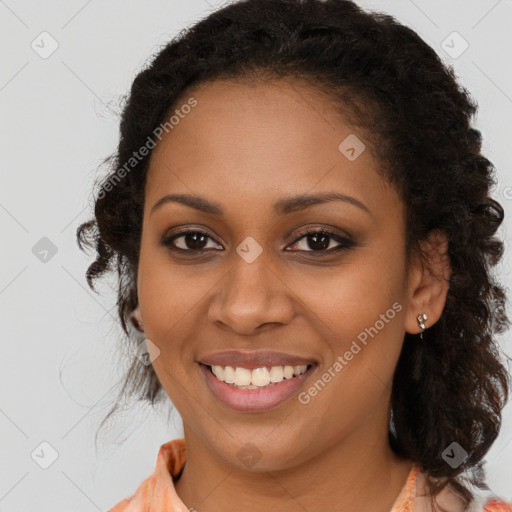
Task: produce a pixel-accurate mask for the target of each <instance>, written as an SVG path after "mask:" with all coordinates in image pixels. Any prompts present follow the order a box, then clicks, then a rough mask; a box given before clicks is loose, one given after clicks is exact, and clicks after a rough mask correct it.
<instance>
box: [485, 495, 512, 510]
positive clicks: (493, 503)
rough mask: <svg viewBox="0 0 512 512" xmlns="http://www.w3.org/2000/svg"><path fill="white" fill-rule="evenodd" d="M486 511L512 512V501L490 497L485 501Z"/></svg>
mask: <svg viewBox="0 0 512 512" xmlns="http://www.w3.org/2000/svg"><path fill="white" fill-rule="evenodd" d="M484 512H512V503H508V502H506V501H503V500H500V499H499V498H490V499H488V500H487V501H486V502H485V505H484Z"/></svg>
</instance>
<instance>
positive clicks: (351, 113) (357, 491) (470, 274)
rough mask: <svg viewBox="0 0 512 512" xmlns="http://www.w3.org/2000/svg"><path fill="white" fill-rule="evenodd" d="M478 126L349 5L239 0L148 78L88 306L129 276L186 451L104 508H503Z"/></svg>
mask: <svg viewBox="0 0 512 512" xmlns="http://www.w3.org/2000/svg"><path fill="white" fill-rule="evenodd" d="M475 112H476V105H475V104H474V103H473V102H472V100H471V98H470V97H469V94H468V93H467V92H466V91H465V90H464V89H463V88H462V87H460V86H459V85H458V84H457V82H456V79H455V77H454V74H453V72H452V71H451V70H450V69H447V68H446V67H445V66H444V65H443V64H442V62H441V61H440V59H439V58H438V57H437V55H436V53H435V52H434V50H433V49H431V48H430V47H429V46H428V45H427V44H426V43H425V42H424V41H423V40H422V39H421V38H420V37H419V36H418V35H417V34H416V33H415V32H414V31H412V30H411V29H409V28H407V27H404V26H402V25H401V24H399V23H398V22H397V21H396V20H395V19H394V18H392V17H390V16H387V15H383V14H375V13H367V12H364V11H363V10H361V9H360V8H359V7H357V6H356V5H355V4H354V3H352V2H350V1H344V0H326V1H320V0H308V1H300V0H245V1H241V2H237V3H234V4H232V5H229V6H227V7H224V8H222V9H220V10H218V11H217V12H215V13H213V14H211V15H210V16H209V17H208V18H206V19H204V20H202V21H201V22H199V23H198V24H196V25H195V26H194V27H192V28H191V29H189V30H187V31H185V32H184V33H182V34H180V36H179V37H177V38H176V39H175V40H173V41H171V42H170V43H169V44H168V45H167V46H166V47H165V48H164V49H163V50H162V51H161V52H160V53H159V55H158V56H157V57H156V58H155V59H154V60H153V61H152V62H151V64H150V65H149V66H148V68H147V69H145V70H144V71H142V72H141V73H140V74H139V75H138V76H137V77H136V79H135V81H134V84H133V86H132V89H131V93H130V96H129V98H128V101H127V103H126V106H125V108H124V112H123V116H122V121H121V137H120V143H119V147H118V150H117V153H116V155H115V157H114V159H113V165H112V170H111V173H110V174H109V176H107V177H106V178H105V180H104V181H103V182H102V183H101V185H100V187H99V189H98V191H97V196H96V202H95V218H94V219H93V220H91V221H90V222H88V223H85V224H83V225H82V226H80V228H79V230H78V233H77V235H78V240H79V243H80V246H81V247H83V244H89V245H92V244H94V246H95V248H96V250H97V256H96V261H95V262H94V263H93V264H92V265H91V266H90V267H89V269H88V271H87V278H88V281H89V284H90V285H91V287H92V286H93V281H94V280H95V279H97V278H99V277H100V276H102V275H103V274H104V273H106V272H107V271H108V270H109V269H110V268H111V267H110V265H111V264H112V263H113V262H115V263H116V264H117V272H118V276H119V280H120V281H119V283H120V287H119V301H118V307H119V315H120V320H121V324H122V326H123V329H124V330H125V332H126V334H127V336H128V341H127V347H126V350H133V351H135V352H136V356H134V359H133V361H134V362H133V365H132V367H131V368H130V370H129V372H128V375H127V381H126V386H125V392H126V393H128V394H129V393H132V392H136V393H140V394H141V396H142V397H144V398H146V399H149V400H150V401H151V402H156V401H157V400H160V399H162V398H165V396H166V395H167V396H168V397H169V399H170V400H171V401H172V403H173V405H174V406H175V407H176V408H177V410H178V411H179V413H180V415H181V417H182V419H183V428H184V434H185V435H184V438H183V439H175V440H172V441H170V442H169V443H166V444H165V445H163V446H162V447H161V449H160V453H159V454H158V459H157V465H156V468H155V471H154V473H153V474H152V475H151V476H150V477H149V478H148V479H147V480H145V481H144V482H142V483H141V484H140V486H139V488H138V489H137V490H136V492H135V494H134V495H133V496H131V497H129V498H126V499H124V500H123V501H122V502H120V503H118V504H117V505H116V506H115V507H113V508H112V509H111V512H129V511H130V512H134V511H159V512H162V511H185V510H199V511H201V510H208V511H209V512H217V511H221V510H222V511H231V510H239V509H243V510H247V511H252V510H262V509H273V510H279V511H285V512H287V511H290V512H291V511H296V510H306V511H308V512H314V511H319V510H343V511H356V510H357V511H360V510H364V511H366V512H373V511H375V512H376V511H382V510H391V511H392V512H398V511H412V510H445V511H450V512H451V511H459V510H461V511H462V510H472V511H477V510H478V511H482V510H486V511H492V510H494V511H496V510H510V504H508V503H506V502H505V501H502V500H500V499H499V498H498V497H496V496H494V497H493V498H492V499H491V498H489V497H486V498H485V499H484V498H483V495H481V494H480V493H479V492H475V489H474V488H475V487H476V486H483V485H484V475H483V470H482V465H483V464H482V459H483V458H484V456H485V454H486V453H487V451H488V450H489V448H490V447H491V445H492V443H493V441H494V440H495V439H496V437H497V435H498V432H499V428H500V422H501V410H502V408H503V406H504V404H505V403H506V400H507V398H508V392H509V380H508V379H509V376H508V374H507V373H506V370H505V368H504V366H503V365H502V364H501V362H500V361H499V360H498V358H497V355H496V353H497V351H496V340H495V333H496V332H502V331H503V330H504V329H505V327H506V326H508V318H507V316H506V314H505V310H504V304H505V294H504V290H503V288H502V287H501V286H500V285H499V284H498V283H496V282H495V281H494V280H493V278H492V275H491V267H492V266H494V265H496V263H497V262H498V261H499V260H500V258H501V256H502V252H503V243H502V242H501V241H500V240H499V239H498V238H496V237H495V236H494V235H495V233H496V230H497V229H498V227H499V226H500V224H501V222H502V220H503V210H502V208H501V206H500V204H499V203H497V202H496V201H495V200H494V199H492V198H491V197H490V195H489V188H490V186H491V184H492V179H493V175H492V171H493V167H492V164H491V162H490V161H489V160H487V159H486V158H485V157H484V156H483V155H482V154H481V153H480V147H481V136H480V133H479V132H478V131H477V130H475V129H474V128H472V127H471V124H470V121H471V117H472V116H473V114H474V113H475ZM128 320H129V321H128ZM132 327H134V328H135V329H136V330H137V331H138V332H134V331H133V329H132ZM137 334H138V336H137ZM141 339H145V341H144V343H143V344H140V341H141ZM128 344H130V345H128ZM164 393H165V394H164Z"/></svg>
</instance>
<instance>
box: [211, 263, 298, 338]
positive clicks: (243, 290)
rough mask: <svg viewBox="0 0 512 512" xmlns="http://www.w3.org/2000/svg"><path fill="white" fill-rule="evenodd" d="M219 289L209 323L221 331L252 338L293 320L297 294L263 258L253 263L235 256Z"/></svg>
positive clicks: (212, 304) (212, 305) (212, 306)
mask: <svg viewBox="0 0 512 512" xmlns="http://www.w3.org/2000/svg"><path fill="white" fill-rule="evenodd" d="M219 286H220V288H219V289H218V293H216V294H215V296H214V299H213V301H212V302H211V304H210V307H209V310H208V319H209V321H210V322H212V323H215V324H216V325H217V326H219V327H221V328H224V329H230V330H233V331H234V332H236V333H237V334H240V335H251V334H255V333H258V332H260V331H261V330H263V329H264V328H265V326H266V327H268V326H269V325H270V324H272V325H274V326H275V325H276V324H277V325H286V324H288V323H289V322H290V321H291V319H292V318H293V315H294V308H293V300H292V299H293V293H292V291H291V289H290V287H289V285H287V283H286V282H284V280H283V279H282V278H280V277H279V276H278V271H277V270H276V269H274V268H272V267H271V266H270V265H269V263H268V262H267V261H266V259H265V258H264V257H263V254H262V255H260V256H259V257H258V258H257V259H256V260H255V261H253V262H252V263H248V262H247V261H245V260H244V259H243V258H241V257H240V256H238V254H235V255H234V257H233V262H232V263H231V267H230V270H229V272H228V273H227V274H226V275H225V276H224V277H223V278H222V280H221V283H220V284H219Z"/></svg>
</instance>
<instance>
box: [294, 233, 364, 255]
mask: <svg viewBox="0 0 512 512" xmlns="http://www.w3.org/2000/svg"><path fill="white" fill-rule="evenodd" d="M301 241H303V242H304V243H303V246H306V247H309V248H311V250H305V249H299V250H302V251H304V252H323V253H332V252H336V251H339V250H346V249H350V248H351V247H353V246H354V245H355V242H354V241H352V240H351V239H350V238H347V237H346V236H342V235H339V234H337V233H333V232H332V231H328V230H326V229H314V230H309V231H306V232H305V233H302V234H301V235H300V236H299V238H297V239H296V240H295V242H293V244H292V245H296V244H298V243H299V242H301ZM333 241H334V242H335V243H337V244H338V246H337V247H336V246H334V248H333V246H332V242H333Z"/></svg>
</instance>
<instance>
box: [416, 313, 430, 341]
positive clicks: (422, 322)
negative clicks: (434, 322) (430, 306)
mask: <svg viewBox="0 0 512 512" xmlns="http://www.w3.org/2000/svg"><path fill="white" fill-rule="evenodd" d="M427 318H428V317H427V314H426V313H422V314H421V315H418V317H417V320H418V325H419V326H420V328H421V329H423V331H424V330H425V321H426V320H427ZM423 331H421V333H420V339H421V340H422V339H423Z"/></svg>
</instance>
